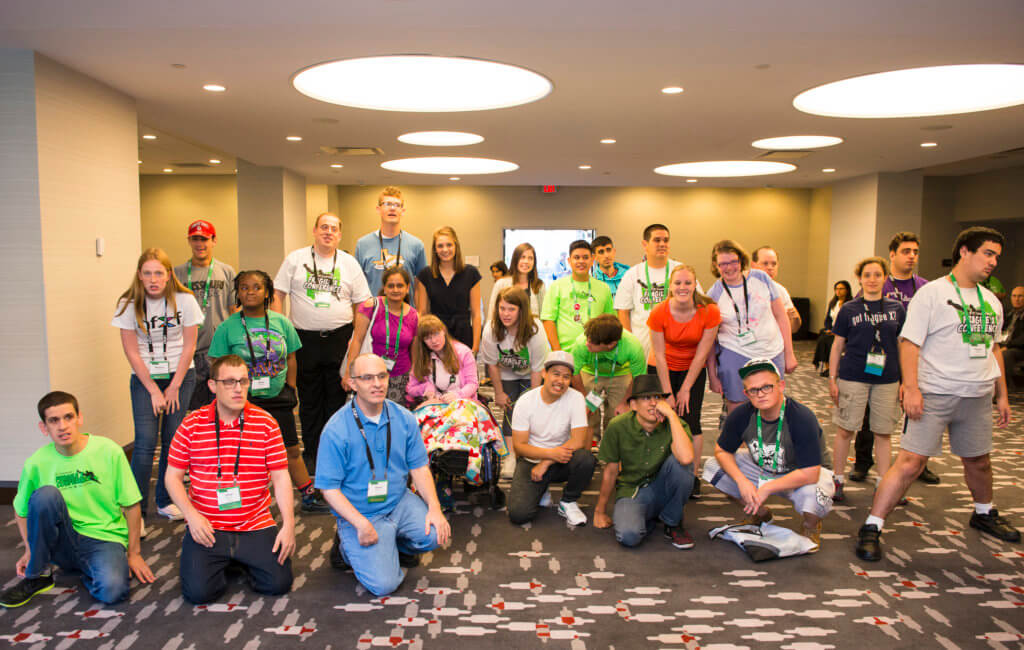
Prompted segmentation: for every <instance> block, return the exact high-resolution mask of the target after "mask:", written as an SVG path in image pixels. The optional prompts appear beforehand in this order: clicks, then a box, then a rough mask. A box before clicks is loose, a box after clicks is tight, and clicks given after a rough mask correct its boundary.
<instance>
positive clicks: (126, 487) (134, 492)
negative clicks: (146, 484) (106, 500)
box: [110, 445, 142, 508]
mask: <svg viewBox="0 0 1024 650" xmlns="http://www.w3.org/2000/svg"><path fill="white" fill-rule="evenodd" d="M111 451H112V453H111V455H110V465H111V467H110V470H111V474H112V478H113V480H114V485H116V486H117V505H119V506H121V507H122V508H130V507H131V506H133V505H135V504H136V503H139V502H140V501H142V493H141V492H140V491H139V484H138V483H136V482H135V475H134V474H132V468H131V465H129V464H128V457H127V456H125V455H124V452H123V451H122V450H121V448H120V447H118V446H117V445H111Z"/></svg>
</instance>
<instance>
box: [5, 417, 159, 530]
mask: <svg viewBox="0 0 1024 650" xmlns="http://www.w3.org/2000/svg"><path fill="white" fill-rule="evenodd" d="M85 435H86V436H88V438H89V439H88V441H87V442H86V444H85V449H83V450H82V451H80V452H78V453H77V454H75V455H74V456H63V455H61V454H60V452H58V451H57V448H56V447H55V446H54V444H53V443H52V442H51V443H50V444H48V445H46V446H45V447H43V448H42V449H39V450H38V451H36V453H34V454H32V455H31V456H30V457H29V459H28V460H27V461H25V467H24V468H22V470H21V479H20V480H19V481H18V493H17V494H16V495H15V497H14V512H15V513H16V514H17V515H18V516H19V517H27V516H28V500H29V498H31V497H32V493H33V492H35V491H36V490H38V489H39V488H41V487H43V486H44V485H53V486H55V487H56V488H57V489H58V490H60V493H61V495H62V496H63V497H64V503H66V504H67V506H68V514H69V515H70V516H71V524H72V525H73V526H74V528H75V531H76V532H78V533H79V534H80V535H85V536H86V537H92V538H93V539H99V540H103V541H105V542H118V543H120V544H121V545H122V546H124V547H125V548H128V522H127V520H125V518H124V514H123V513H122V512H121V508H127V507H129V506H133V505H135V504H136V503H138V502H139V501H142V494H140V493H139V486H138V485H136V484H135V477H134V476H132V470H131V467H130V466H129V465H128V459H127V458H126V457H125V455H124V450H122V449H121V447H119V446H118V445H117V444H116V443H115V442H114V441H113V440H110V439H109V438H103V437H102V436H92V435H89V434H85Z"/></svg>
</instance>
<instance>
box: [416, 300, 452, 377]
mask: <svg viewBox="0 0 1024 650" xmlns="http://www.w3.org/2000/svg"><path fill="white" fill-rule="evenodd" d="M438 332H444V347H443V348H441V351H440V352H438V353H437V356H438V357H439V358H440V359H441V363H442V364H444V368H445V370H447V371H448V372H450V373H451V374H453V375H457V374H459V359H458V357H456V356H455V347H454V346H453V345H452V337H451V335H450V334H448V328H447V327H445V324H444V323H443V322H442V321H441V319H440V318H438V317H437V316H435V315H433V314H426V315H424V316H420V324H419V326H418V327H417V328H416V337H415V338H414V339H413V340H412V374H413V376H414V377H416V379H418V380H419V381H423V380H424V379H426V378H427V375H429V374H430V366H431V365H432V364H431V361H430V348H428V347H427V342H426V338H427V337H428V336H431V335H433V334H437V333H438Z"/></svg>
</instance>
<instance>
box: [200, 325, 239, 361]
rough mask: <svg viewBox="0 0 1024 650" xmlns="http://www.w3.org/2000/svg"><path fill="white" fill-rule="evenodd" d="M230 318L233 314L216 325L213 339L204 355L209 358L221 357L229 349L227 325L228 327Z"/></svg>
mask: <svg viewBox="0 0 1024 650" xmlns="http://www.w3.org/2000/svg"><path fill="white" fill-rule="evenodd" d="M232 318H234V316H229V317H228V318H227V320H225V321H224V322H223V323H221V324H220V325H218V326H217V329H215V330H214V331H213V339H212V340H211V341H210V349H209V350H208V351H207V353H206V355H207V356H208V357H210V358H211V359H216V358H217V357H223V356H224V355H225V354H228V352H229V351H230V350H229V349H228V327H230V326H229V325H228V322H229V321H230V320H231V319H232ZM239 318H241V317H239Z"/></svg>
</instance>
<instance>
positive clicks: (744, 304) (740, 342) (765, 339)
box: [708, 239, 796, 413]
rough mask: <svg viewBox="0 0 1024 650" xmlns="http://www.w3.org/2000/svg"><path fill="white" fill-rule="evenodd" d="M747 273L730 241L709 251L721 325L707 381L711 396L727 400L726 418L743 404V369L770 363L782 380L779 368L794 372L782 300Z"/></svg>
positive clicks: (764, 278) (768, 283)
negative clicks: (763, 361) (765, 361)
mask: <svg viewBox="0 0 1024 650" xmlns="http://www.w3.org/2000/svg"><path fill="white" fill-rule="evenodd" d="M749 267H750V257H749V256H748V255H747V253H746V251H744V250H743V249H742V248H741V247H740V245H739V244H737V243H736V242H734V241H733V240H731V239H723V240H722V241H720V242H718V243H717V244H715V245H714V246H713V247H712V248H711V273H712V274H713V275H714V276H715V277H716V278H718V281H717V282H715V284H714V285H713V286H712V287H711V291H709V292H708V295H709V296H710V297H711V299H713V300H714V301H715V302H717V303H718V309H719V311H720V313H721V317H722V324H721V326H720V327H719V329H718V354H717V358H714V357H713V358H712V363H711V366H710V373H709V376H708V380H709V381H710V383H711V390H712V391H714V392H716V393H722V394H723V395H724V396H725V399H726V409H728V411H729V412H730V413H731V412H732V410H733V409H735V408H736V407H737V406H739V405H740V404H742V403H743V402H745V401H746V399H747V397H746V394H745V393H744V392H743V383H742V382H741V381H740V377H739V374H738V371H739V369H740V368H741V367H742V366H743V364H745V363H746V362H748V361H750V360H751V359H772V360H773V361H774V363H775V367H776V368H778V369H779V372H780V374H782V373H783V368H784V369H785V372H792V371H793V370H795V369H796V356H795V355H794V354H793V340H792V338H791V334H790V328H789V317H788V316H787V315H786V307H785V306H784V305H783V304H782V297H781V296H779V294H777V293H776V292H775V285H774V284H773V283H772V279H771V278H770V277H768V274H767V273H765V272H764V271H761V270H759V269H754V270H748V269H749ZM781 378H782V377H780V379H781Z"/></svg>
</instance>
